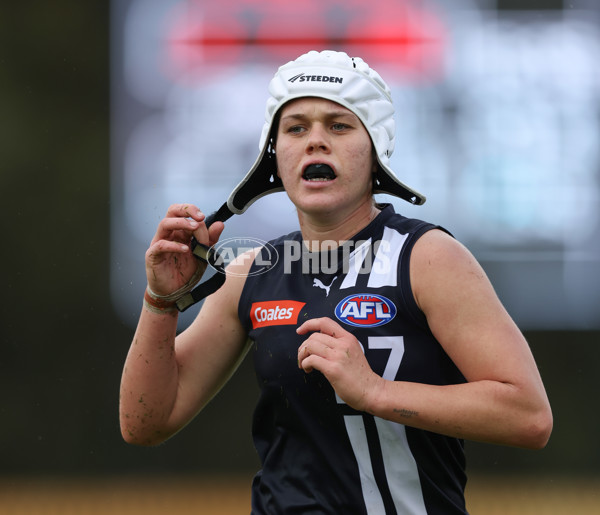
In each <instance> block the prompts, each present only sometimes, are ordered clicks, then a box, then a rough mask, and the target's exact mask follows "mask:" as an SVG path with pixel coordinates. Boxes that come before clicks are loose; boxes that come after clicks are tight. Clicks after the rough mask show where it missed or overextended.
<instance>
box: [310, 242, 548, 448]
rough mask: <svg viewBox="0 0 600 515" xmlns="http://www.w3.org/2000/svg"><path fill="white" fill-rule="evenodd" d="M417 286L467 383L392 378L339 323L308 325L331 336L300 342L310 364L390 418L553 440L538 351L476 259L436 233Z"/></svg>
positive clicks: (520, 439) (516, 438)
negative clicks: (368, 358) (379, 369)
mask: <svg viewBox="0 0 600 515" xmlns="http://www.w3.org/2000/svg"><path fill="white" fill-rule="evenodd" d="M411 282H412V287H413V292H414V294H415V298H416V300H417V303H418V304H419V306H420V307H421V309H422V310H423V312H424V313H425V315H426V316H427V320H428V323H429V326H430V328H431V330H432V332H433V334H434V335H435V337H436V338H437V340H438V341H439V342H440V344H441V345H442V346H443V348H444V349H445V351H446V352H447V354H448V355H449V356H450V358H451V359H452V360H453V361H454V363H455V364H456V365H457V367H458V368H459V369H460V370H461V372H462V373H463V375H464V376H465V378H466V379H467V381H468V382H467V383H465V384H458V385H448V386H433V385H426V384H420V383H408V382H402V381H386V380H384V379H382V378H381V377H380V376H378V375H376V374H375V373H374V372H373V371H372V370H371V369H370V367H369V366H368V363H367V362H366V359H365V358H364V355H362V351H361V350H360V347H359V346H358V345H357V342H356V341H355V339H354V338H353V337H352V335H351V334H350V333H347V332H346V331H345V330H344V329H343V328H342V327H341V326H339V325H338V324H337V323H336V322H333V321H332V320H329V319H318V320H312V321H309V322H307V323H305V324H304V325H303V326H302V327H301V328H299V332H301V333H307V332H309V331H314V330H321V331H323V332H324V333H325V334H323V333H313V334H312V335H311V336H310V337H309V338H308V339H307V340H306V341H305V343H303V345H302V346H301V347H300V349H299V354H298V356H299V362H300V363H301V366H302V367H303V368H304V369H305V370H307V371H310V370H311V369H312V368H316V369H319V370H321V372H323V373H324V374H325V375H326V376H327V378H328V379H329V381H330V382H331V383H332V385H333V386H334V388H336V391H337V393H338V394H339V395H340V397H342V399H344V401H345V402H347V403H348V404H349V405H351V406H353V407H355V408H356V409H361V410H364V411H368V412H370V413H372V414H374V415H377V416H379V417H382V418H386V419H388V420H392V421H395V422H399V423H402V424H405V425H409V426H413V427H417V428H420V429H425V430H428V431H433V432H436V433H442V434H446V435H449V436H455V437H459V438H466V439H472V440H479V441H485V442H490V443H497V444H505V445H513V446H519V447H528V448H541V447H543V446H545V444H546V442H547V441H548V438H549V436H550V432H551V429H552V414H551V410H550V405H549V403H548V399H547V397H546V393H545V390H544V387H543V384H542V381H541V378H540V375H539V373H538V370H537V367H536V365H535V362H534V359H533V356H532V354H531V352H530V350H529V347H528V345H527V342H526V341H525V339H524V337H523V335H522V334H521V332H520V331H519V330H518V328H517V327H516V325H515V324H514V322H513V321H512V319H511V318H510V316H509V315H508V313H507V312H506V310H505V309H504V307H503V306H502V305H501V303H500V301H499V300H498V298H497V296H496V294H495V292H494V290H493V288H492V286H491V284H490V283H489V280H488V279H487V277H486V275H485V273H484V272H483V270H482V269H481V267H480V266H479V264H478V263H477V262H476V260H475V259H474V258H473V256H472V255H471V254H470V253H469V252H468V251H467V250H466V249H465V248H464V247H463V246H462V245H460V244H459V243H458V242H456V241H455V240H454V239H452V238H451V237H449V236H448V235H446V234H444V233H442V232H441V231H430V232H428V233H427V234H425V235H424V236H423V237H422V238H421V239H420V240H419V241H418V242H417V243H416V245H415V247H414V249H413V255H412V258H411ZM331 324H334V325H335V326H336V327H333V326H331ZM338 328H339V329H338ZM332 333H335V336H331V335H332ZM306 346H308V349H309V350H308V351H307V350H306V349H305V347H306ZM346 360H347V362H345V361H346ZM357 378H358V379H357Z"/></svg>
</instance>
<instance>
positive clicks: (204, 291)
mask: <svg viewBox="0 0 600 515" xmlns="http://www.w3.org/2000/svg"><path fill="white" fill-rule="evenodd" d="M192 253H193V254H194V256H196V258H198V259H200V260H202V261H204V262H206V263H208V264H209V265H210V266H212V267H213V268H214V269H215V270H216V271H217V273H216V274H214V275H213V276H212V277H211V278H210V279H207V280H206V281H204V282H203V283H202V284H199V285H198V286H196V288H194V289H193V290H192V291H190V292H187V293H186V294H185V295H182V296H181V297H179V298H178V299H177V301H176V302H175V305H176V306H177V309H178V310H179V311H181V312H183V311H185V310H186V309H188V308H189V307H191V306H193V305H194V304H196V302H199V301H201V300H202V299H203V298H205V297H208V296H209V295H210V294H211V293H214V292H215V291H217V290H218V289H219V288H220V287H221V286H222V285H223V283H224V282H225V267H224V266H223V259H222V257H221V255H220V254H219V253H218V252H217V251H216V250H215V249H214V248H212V247H207V246H206V245H203V244H202V243H199V242H198V241H197V240H196V239H195V238H194V239H192Z"/></svg>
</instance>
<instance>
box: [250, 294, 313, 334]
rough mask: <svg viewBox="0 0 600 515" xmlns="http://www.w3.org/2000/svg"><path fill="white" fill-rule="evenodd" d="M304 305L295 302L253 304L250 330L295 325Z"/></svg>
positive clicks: (273, 301)
mask: <svg viewBox="0 0 600 515" xmlns="http://www.w3.org/2000/svg"><path fill="white" fill-rule="evenodd" d="M304 304H306V303H305V302H298V301H295V300H270V301H265V302H254V303H253V304H252V308H251V309H250V320H251V321H252V328H253V329H258V328H259V327H267V326H270V325H296V324H297V323H298V315H299V314H300V310H301V309H302V308H303V307H304Z"/></svg>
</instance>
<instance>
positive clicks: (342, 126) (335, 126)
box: [331, 122, 350, 132]
mask: <svg viewBox="0 0 600 515" xmlns="http://www.w3.org/2000/svg"><path fill="white" fill-rule="evenodd" d="M349 128H350V126H349V125H347V124H345V123H342V122H335V123H333V124H332V125H331V129H332V130H333V131H335V132H340V131H345V130H347V129H349Z"/></svg>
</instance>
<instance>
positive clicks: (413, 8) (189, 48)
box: [167, 0, 447, 81]
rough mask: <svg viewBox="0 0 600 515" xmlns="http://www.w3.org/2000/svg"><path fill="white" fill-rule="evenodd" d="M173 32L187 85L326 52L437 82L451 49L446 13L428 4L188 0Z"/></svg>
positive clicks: (172, 57)
mask: <svg viewBox="0 0 600 515" xmlns="http://www.w3.org/2000/svg"><path fill="white" fill-rule="evenodd" d="M167 34H168V35H167V47H168V48H167V55H168V63H167V68H168V72H169V75H171V76H172V77H174V78H179V79H184V80H186V81H189V80H201V79H202V77H203V76H204V72H205V71H206V67H207V66H211V65H222V66H233V65H238V66H240V65H243V64H244V63H246V62H248V63H260V62H269V63H271V62H276V63H279V64H283V63H285V62H287V61H289V60H292V59H295V58H296V57H298V56H299V55H301V54H303V53H305V52H307V51H309V50H324V49H331V50H343V51H345V52H347V53H348V54H350V55H355V56H360V57H362V58H363V59H364V60H365V61H367V62H368V63H369V64H372V65H374V64H376V63H389V64H392V65H393V69H394V70H396V71H397V72H398V73H399V74H400V75H401V76H402V77H403V78H405V79H415V80H418V79H423V78H435V77H437V76H439V74H440V73H441V70H442V64H443V57H444V48H445V46H446V44H447V31H446V28H445V24H444V20H443V17H442V15H441V12H439V11H436V10H435V9H434V7H433V6H432V5H431V4H430V3H429V2H425V1H421V0H412V1H410V0H371V1H369V2H365V1H363V0H345V1H340V0H303V1H302V2H284V1H282V0H228V1H227V2H213V1H202V0H188V1H185V2H181V3H180V4H178V5H177V6H176V8H175V9H174V11H173V13H172V16H171V18H170V20H169V25H168V27H167Z"/></svg>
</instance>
